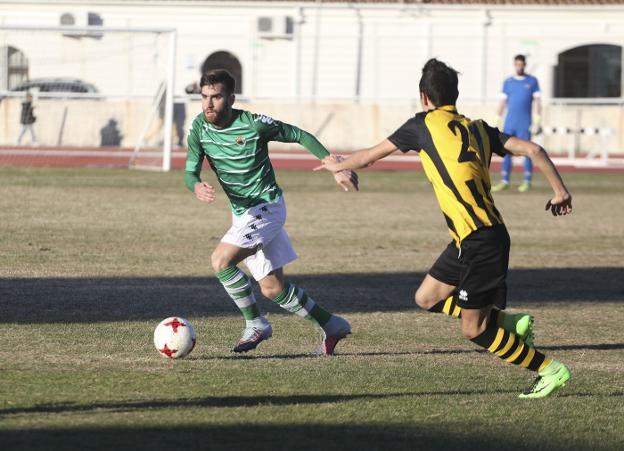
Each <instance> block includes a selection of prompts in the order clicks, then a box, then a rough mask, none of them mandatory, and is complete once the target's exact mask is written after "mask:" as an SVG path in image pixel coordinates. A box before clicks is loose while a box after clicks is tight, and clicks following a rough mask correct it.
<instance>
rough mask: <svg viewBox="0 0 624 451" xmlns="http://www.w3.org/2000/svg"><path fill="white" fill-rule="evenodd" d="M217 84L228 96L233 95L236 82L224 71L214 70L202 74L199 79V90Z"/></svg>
mask: <svg viewBox="0 0 624 451" xmlns="http://www.w3.org/2000/svg"><path fill="white" fill-rule="evenodd" d="M218 83H221V84H222V85H223V86H224V87H225V90H226V91H227V93H228V94H234V89H235V88H236V81H235V80H234V77H232V74H230V73H229V72H228V71H227V70H225V69H215V70H211V71H208V72H205V73H203V74H202V76H201V79H200V80H199V88H200V89H201V88H203V87H204V86H214V85H216V84H218Z"/></svg>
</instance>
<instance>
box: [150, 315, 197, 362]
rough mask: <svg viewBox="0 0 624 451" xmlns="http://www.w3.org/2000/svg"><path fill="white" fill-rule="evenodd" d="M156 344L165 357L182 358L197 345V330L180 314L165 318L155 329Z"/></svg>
mask: <svg viewBox="0 0 624 451" xmlns="http://www.w3.org/2000/svg"><path fill="white" fill-rule="evenodd" d="M154 346H156V349H158V352H160V353H161V354H162V355H164V356H165V357H168V358H170V359H180V358H182V357H184V356H187V355H188V354H190V352H191V351H192V350H193V348H194V347H195V330H194V329H193V326H191V323H189V322H188V321H187V320H185V319H184V318H180V317H179V316H172V317H170V318H167V319H164V320H162V321H161V322H160V324H159V325H158V326H156V329H155V330H154Z"/></svg>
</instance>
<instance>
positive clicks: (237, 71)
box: [201, 51, 243, 94]
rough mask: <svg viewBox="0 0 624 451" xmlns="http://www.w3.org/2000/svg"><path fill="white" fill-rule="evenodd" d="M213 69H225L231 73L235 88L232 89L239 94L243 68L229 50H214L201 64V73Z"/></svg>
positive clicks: (241, 89) (241, 90)
mask: <svg viewBox="0 0 624 451" xmlns="http://www.w3.org/2000/svg"><path fill="white" fill-rule="evenodd" d="M213 69H225V70H227V71H228V72H229V73H231V74H232V77H234V80H236V89H235V90H234V93H235V94H240V93H242V92H243V68H242V67H241V63H240V61H238V58H236V57H235V56H234V55H232V54H231V53H230V52H224V51H219V52H214V53H213V54H211V55H210V56H209V57H208V58H206V61H204V64H202V68H201V70H202V73H204V72H208V71H209V70H213Z"/></svg>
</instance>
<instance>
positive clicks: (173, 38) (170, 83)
mask: <svg viewBox="0 0 624 451" xmlns="http://www.w3.org/2000/svg"><path fill="white" fill-rule="evenodd" d="M14 32H22V33H29V32H35V33H41V32H43V33H45V32H48V33H58V34H62V35H65V36H73V37H79V38H82V37H85V38H88V37H89V36H93V35H98V36H100V35H105V34H117V33H119V34H122V33H128V34H142V35H143V34H145V35H159V36H162V37H163V38H165V40H166V41H164V42H165V47H164V48H163V49H162V56H163V57H164V61H165V68H164V69H165V70H164V71H163V72H162V75H163V80H162V81H163V85H164V101H165V107H164V115H163V116H162V123H163V129H162V133H163V139H162V142H163V145H162V165H161V168H160V170H162V171H169V170H170V169H171V151H172V143H171V140H172V126H173V101H174V92H173V91H174V86H175V73H176V71H175V60H176V45H177V29H176V28H171V27H110V26H95V25H94V26H91V25H90V26H73V25H65V26H34V25H17V24H16V25H11V24H0V33H3V34H4V33H8V35H9V36H10V35H11V33H14ZM6 94H7V95H8V96H11V97H18V94H17V93H15V94H14V95H13V93H12V92H9V91H7V92H6ZM19 95H23V93H22V94H19ZM49 97H51V98H54V97H55V95H54V93H50V96H49ZM58 97H64V98H68V97H71V94H69V95H65V96H61V95H59V96H58ZM87 97H89V95H88V94H86V95H82V96H81V98H87ZM92 97H93V98H96V99H97V98H101V97H102V96H101V95H99V94H98V95H92ZM113 97H121V96H119V95H117V96H113ZM152 108H158V106H157V105H156V106H152ZM151 113H152V114H150V115H151V116H152V117H153V116H154V115H153V112H151ZM137 147H138V146H137ZM137 147H135V153H133V157H132V161H131V162H130V164H132V163H133V161H134V160H136V153H138V152H139V151H140V149H138V148H137ZM135 166H136V167H139V166H140V164H137V165H135Z"/></svg>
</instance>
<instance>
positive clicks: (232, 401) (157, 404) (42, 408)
mask: <svg viewBox="0 0 624 451" xmlns="http://www.w3.org/2000/svg"><path fill="white" fill-rule="evenodd" d="M508 393H515V391H512V390H500V389H497V390H485V389H476V390H442V391H428V392H413V393H410V392H407V393H363V394H353V395H286V396H285V395H266V396H211V397H206V398H193V399H163V400H149V401H118V402H97V403H92V404H67V403H60V404H41V405H36V406H32V407H15V408H12V407H10V408H6V409H0V417H3V416H7V415H18V414H31V413H71V412H92V413H96V412H97V413H99V412H102V411H109V412H132V411H138V410H154V409H169V408H181V407H184V408H189V407H218V408H221V407H256V406H290V405H296V404H327V403H337V402H348V401H373V400H379V399H389V398H408V397H420V396H453V395H462V396H477V395H496V394H508Z"/></svg>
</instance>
